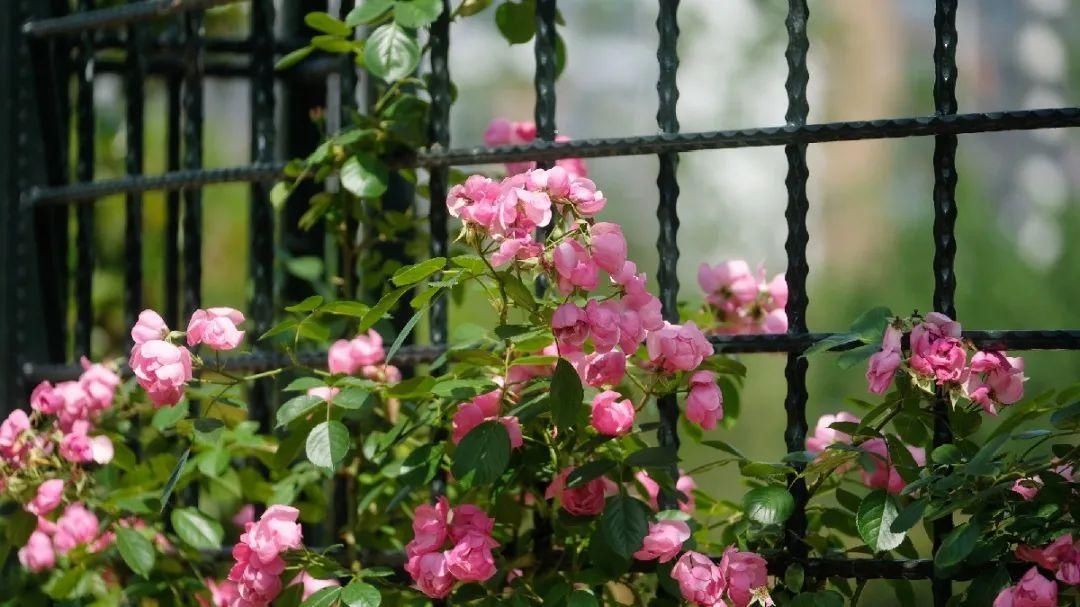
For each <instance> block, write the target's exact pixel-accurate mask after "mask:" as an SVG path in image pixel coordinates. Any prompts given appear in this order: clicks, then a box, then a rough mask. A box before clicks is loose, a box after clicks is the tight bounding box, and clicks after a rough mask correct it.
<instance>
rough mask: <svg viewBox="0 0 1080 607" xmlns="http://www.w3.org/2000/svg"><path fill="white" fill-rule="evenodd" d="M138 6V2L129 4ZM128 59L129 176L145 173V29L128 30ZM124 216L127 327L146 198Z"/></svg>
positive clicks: (133, 306) (136, 304)
mask: <svg viewBox="0 0 1080 607" xmlns="http://www.w3.org/2000/svg"><path fill="white" fill-rule="evenodd" d="M128 2H129V3H131V2H138V0H128ZM126 52H127V56H126V58H125V59H124V94H125V96H126V97H127V119H126V122H127V129H126V130H127V149H126V157H125V167H126V169H127V174H128V175H141V174H142V172H143V106H144V94H143V82H144V78H145V77H146V61H145V59H144V58H143V53H142V44H141V28H140V27H139V26H138V25H134V24H132V25H130V26H128V28H127V44H126ZM124 216H125V218H126V221H125V225H124V321H125V322H124V326H126V327H130V326H132V325H134V324H135V319H136V318H137V317H138V315H139V312H140V311H141V310H142V287H143V277H142V217H143V213H142V194H141V193H137V192H135V193H129V194H127V196H126V198H125V203H124Z"/></svg>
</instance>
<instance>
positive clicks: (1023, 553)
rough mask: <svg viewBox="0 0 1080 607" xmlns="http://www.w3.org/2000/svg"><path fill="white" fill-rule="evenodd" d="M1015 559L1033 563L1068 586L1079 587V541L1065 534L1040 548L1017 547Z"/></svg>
mask: <svg viewBox="0 0 1080 607" xmlns="http://www.w3.org/2000/svg"><path fill="white" fill-rule="evenodd" d="M1016 557H1017V558H1019V559H1020V560H1023V561H1028V562H1030V563H1035V564H1036V565H1038V566H1039V567H1042V568H1043V569H1045V570H1046V571H1049V572H1051V573H1053V574H1054V576H1055V577H1056V578H1057V580H1058V581H1059V582H1061V583H1063V584H1065V585H1068V586H1080V540H1077V541H1075V542H1074V541H1073V538H1072V535H1071V534H1068V533H1066V534H1065V535H1062V536H1061V537H1059V538H1057V539H1056V540H1054V541H1053V542H1050V543H1049V544H1047V545H1046V546H1044V547H1042V548H1033V547H1031V546H1023V545H1021V546H1018V547H1017V548H1016Z"/></svg>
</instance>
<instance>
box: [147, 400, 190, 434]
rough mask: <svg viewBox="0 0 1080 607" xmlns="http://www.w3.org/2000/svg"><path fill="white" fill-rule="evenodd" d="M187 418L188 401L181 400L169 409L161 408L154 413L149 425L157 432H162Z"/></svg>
mask: <svg viewBox="0 0 1080 607" xmlns="http://www.w3.org/2000/svg"><path fill="white" fill-rule="evenodd" d="M187 416H188V401H187V400H182V401H180V402H178V403H176V404H175V405H173V406H171V407H162V408H161V409H158V410H157V411H156V412H155V413H154V418H153V419H152V420H150V425H151V426H153V427H154V429H155V430H157V431H158V432H164V431H166V430H168V429H169V428H172V427H173V426H175V425H176V422H178V421H180V420H182V419H184V418H186V417H187Z"/></svg>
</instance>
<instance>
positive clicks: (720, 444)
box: [701, 439, 746, 460]
mask: <svg viewBox="0 0 1080 607" xmlns="http://www.w3.org/2000/svg"><path fill="white" fill-rule="evenodd" d="M701 444H702V445H705V446H706V447H712V448H713V449H719V450H720V451H723V452H724V453H729V454H731V455H734V456H735V457H737V458H739V459H741V460H745V459H746V454H744V453H743V452H742V451H740V450H739V449H738V448H736V447H735V446H733V445H731V444H729V443H726V442H724V441H722V440H716V439H710V440H706V441H701Z"/></svg>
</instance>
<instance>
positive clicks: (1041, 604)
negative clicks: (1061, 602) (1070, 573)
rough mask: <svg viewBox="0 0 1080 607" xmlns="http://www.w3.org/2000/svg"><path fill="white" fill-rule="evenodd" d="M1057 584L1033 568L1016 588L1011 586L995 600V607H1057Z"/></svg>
mask: <svg viewBox="0 0 1080 607" xmlns="http://www.w3.org/2000/svg"><path fill="white" fill-rule="evenodd" d="M1057 599H1058V588H1057V583H1055V582H1054V581H1053V580H1048V579H1046V578H1044V577H1043V576H1042V575H1040V574H1039V570H1038V569H1037V568H1035V567H1032V568H1031V569H1029V570H1028V572H1027V573H1025V574H1024V577H1022V578H1020V581H1019V582H1018V583H1017V584H1016V585H1015V586H1009V587H1008V588H1006V589H1004V590H1002V591H1001V593H1000V594H998V595H997V598H995V599H994V607H1057V604H1058V601H1057Z"/></svg>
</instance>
